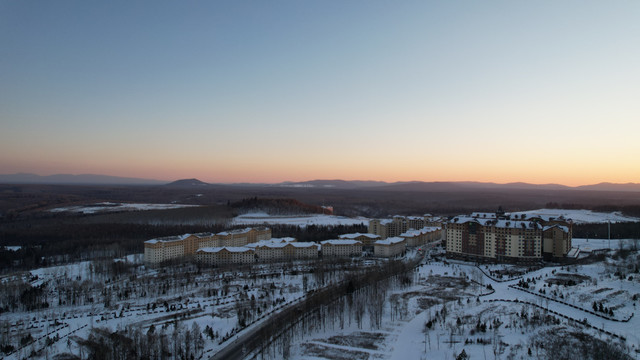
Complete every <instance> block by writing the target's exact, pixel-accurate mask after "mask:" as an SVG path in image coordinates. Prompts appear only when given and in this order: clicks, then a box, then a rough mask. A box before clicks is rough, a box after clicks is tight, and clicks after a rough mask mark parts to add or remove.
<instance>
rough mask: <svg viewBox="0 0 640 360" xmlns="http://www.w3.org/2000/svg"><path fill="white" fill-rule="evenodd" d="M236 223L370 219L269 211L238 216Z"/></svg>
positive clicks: (339, 222) (299, 223)
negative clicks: (270, 212)
mask: <svg viewBox="0 0 640 360" xmlns="http://www.w3.org/2000/svg"><path fill="white" fill-rule="evenodd" d="M233 224H234V225H261V224H269V225H272V224H284V225H297V226H302V227H304V226H308V225H324V226H327V225H360V224H362V225H365V226H366V225H368V224H369V219H367V218H363V217H358V218H349V217H344V216H334V215H321V214H314V215H285V216H275V215H269V214H267V213H250V214H244V215H240V216H237V217H235V218H234V219H233Z"/></svg>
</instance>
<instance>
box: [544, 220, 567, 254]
mask: <svg viewBox="0 0 640 360" xmlns="http://www.w3.org/2000/svg"><path fill="white" fill-rule="evenodd" d="M571 238H572V236H571V226H567V225H560V224H554V225H547V226H545V227H543V228H542V255H543V256H544V257H545V258H561V257H564V256H567V255H568V254H569V252H570V251H571Z"/></svg>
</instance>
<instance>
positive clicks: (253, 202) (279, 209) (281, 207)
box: [230, 197, 323, 215]
mask: <svg viewBox="0 0 640 360" xmlns="http://www.w3.org/2000/svg"><path fill="white" fill-rule="evenodd" d="M230 205H231V207H232V208H233V209H234V210H236V211H237V212H238V213H250V212H265V213H267V214H269V215H294V214H322V213H323V208H322V206H318V205H309V204H305V203H302V202H300V201H298V200H295V199H260V198H258V197H252V198H245V199H242V200H240V201H237V202H234V203H231V204H230Z"/></svg>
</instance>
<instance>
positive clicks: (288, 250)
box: [255, 242, 320, 262]
mask: <svg viewBox="0 0 640 360" xmlns="http://www.w3.org/2000/svg"><path fill="white" fill-rule="evenodd" d="M255 251H256V255H257V257H258V261H260V262H270V261H282V260H300V259H317V258H318V256H319V255H320V254H319V253H320V245H319V244H316V243H314V242H278V243H263V244H259V245H256V246H255Z"/></svg>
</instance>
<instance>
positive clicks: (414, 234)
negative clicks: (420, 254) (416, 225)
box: [400, 227, 442, 246]
mask: <svg viewBox="0 0 640 360" xmlns="http://www.w3.org/2000/svg"><path fill="white" fill-rule="evenodd" d="M400 237H401V238H404V239H405V240H406V241H407V246H422V245H425V244H427V243H430V242H433V241H436V240H440V239H441V238H442V228H440V227H423V228H422V229H418V230H414V229H409V230H407V231H405V232H403V233H402V234H400Z"/></svg>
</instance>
